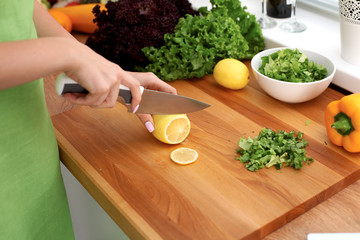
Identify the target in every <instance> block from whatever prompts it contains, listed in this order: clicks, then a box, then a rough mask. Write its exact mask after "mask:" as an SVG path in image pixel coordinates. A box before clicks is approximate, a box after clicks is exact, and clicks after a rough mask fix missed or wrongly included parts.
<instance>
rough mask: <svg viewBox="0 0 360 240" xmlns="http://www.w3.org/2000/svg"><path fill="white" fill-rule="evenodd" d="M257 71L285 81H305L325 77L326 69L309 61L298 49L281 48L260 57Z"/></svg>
mask: <svg viewBox="0 0 360 240" xmlns="http://www.w3.org/2000/svg"><path fill="white" fill-rule="evenodd" d="M261 60H262V63H261V66H260V67H259V72H260V73H262V74H264V75H265V76H267V77H270V78H274V79H277V80H281V81H286V82H296V83H306V82H314V81H318V80H321V79H323V78H325V77H326V75H327V69H326V68H325V67H324V66H322V65H319V64H317V63H314V62H311V61H309V59H308V57H307V56H306V55H305V54H304V53H301V52H299V50H298V49H295V50H292V49H288V48H286V49H281V50H279V51H277V52H274V53H272V54H270V55H269V56H265V57H262V58H261Z"/></svg>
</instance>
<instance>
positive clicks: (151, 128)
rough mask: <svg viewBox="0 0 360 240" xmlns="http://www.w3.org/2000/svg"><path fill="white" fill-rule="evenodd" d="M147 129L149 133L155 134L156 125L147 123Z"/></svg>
mask: <svg viewBox="0 0 360 240" xmlns="http://www.w3.org/2000/svg"><path fill="white" fill-rule="evenodd" d="M145 127H146V129H147V130H148V131H149V132H153V131H154V130H155V129H154V125H152V123H151V122H150V121H147V122H146V123H145Z"/></svg>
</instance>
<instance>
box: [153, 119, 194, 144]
mask: <svg viewBox="0 0 360 240" xmlns="http://www.w3.org/2000/svg"><path fill="white" fill-rule="evenodd" d="M153 120H154V127H155V130H154V131H153V132H152V134H153V136H154V137H155V138H157V139H158V140H160V141H161V142H164V143H168V144H178V143H181V142H182V141H184V140H185V139H186V138H187V136H188V135H189V133H190V128H191V126H190V120H189V118H188V117H187V116H186V115H185V114H174V115H153Z"/></svg>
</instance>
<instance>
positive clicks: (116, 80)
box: [64, 41, 141, 111]
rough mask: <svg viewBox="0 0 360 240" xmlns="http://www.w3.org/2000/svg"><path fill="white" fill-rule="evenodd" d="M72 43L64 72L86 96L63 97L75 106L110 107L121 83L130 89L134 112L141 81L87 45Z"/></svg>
mask: <svg viewBox="0 0 360 240" xmlns="http://www.w3.org/2000/svg"><path fill="white" fill-rule="evenodd" d="M72 44H74V47H73V48H72V49H73V51H72V53H71V56H70V61H69V66H67V69H65V71H64V72H65V73H66V74H67V75H68V76H69V77H70V78H72V79H74V80H75V81H76V82H78V83H79V84H80V85H81V86H83V87H84V88H85V89H86V90H88V92H89V93H88V94H74V93H67V94H64V97H65V98H66V99H67V100H69V101H70V102H72V103H73V104H77V105H88V106H91V107H113V106H114V105H115V102H116V100H117V98H118V93H119V87H120V84H122V85H124V86H126V87H128V88H129V89H130V91H131V95H132V102H131V105H132V110H133V111H134V110H136V108H137V106H138V105H139V103H140V101H141V93H140V82H139V81H138V80H137V79H135V78H134V77H133V76H132V75H130V74H129V73H128V72H126V71H124V70H123V69H122V68H121V67H119V66H118V65H117V64H115V63H112V62H110V61H108V60H107V59H105V58H104V57H102V56H101V55H99V54H97V53H96V52H94V51H93V50H92V49H90V48H89V47H88V46H86V45H84V44H82V43H79V42H76V41H73V43H72Z"/></svg>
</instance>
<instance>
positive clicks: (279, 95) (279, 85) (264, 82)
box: [251, 47, 336, 103]
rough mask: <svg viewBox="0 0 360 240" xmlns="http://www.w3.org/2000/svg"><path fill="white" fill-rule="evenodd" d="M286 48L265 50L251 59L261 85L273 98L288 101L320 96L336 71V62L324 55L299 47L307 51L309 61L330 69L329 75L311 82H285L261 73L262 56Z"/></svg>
mask: <svg viewBox="0 0 360 240" xmlns="http://www.w3.org/2000/svg"><path fill="white" fill-rule="evenodd" d="M284 48H285V47H281V48H271V49H268V50H264V51H262V52H260V53H258V54H256V55H255V56H254V57H253V59H252V60H251V68H252V70H253V72H254V76H255V78H256V79H257V81H258V83H259V85H260V87H261V88H262V89H263V90H264V91H265V92H266V93H267V94H269V95H270V96H272V97H273V98H276V99H278V100H280V101H283V102H287V103H301V102H306V101H309V100H312V99H314V98H316V97H318V96H319V95H320V94H321V93H323V92H324V91H325V90H326V88H327V87H328V86H329V85H330V83H331V81H332V79H333V77H334V75H335V71H336V68H335V65H334V63H333V62H332V61H331V60H330V59H328V58H327V57H325V56H323V55H320V54H318V53H315V52H312V51H308V50H304V49H299V48H298V49H299V51H300V52H301V53H305V55H306V56H307V57H308V58H309V61H312V62H315V63H317V64H320V65H323V66H325V67H326V69H327V71H328V73H327V76H326V77H325V78H324V79H322V80H319V81H315V82H309V83H293V82H285V81H280V80H276V79H273V78H269V77H267V76H265V75H263V74H261V73H259V71H258V69H259V67H260V66H261V57H263V56H268V55H270V54H272V53H274V52H276V51H279V50H280V49H284ZM290 49H295V48H290Z"/></svg>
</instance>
